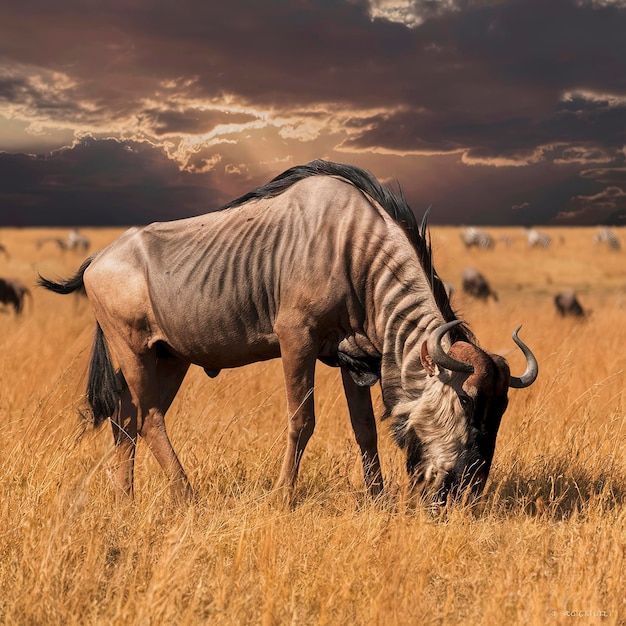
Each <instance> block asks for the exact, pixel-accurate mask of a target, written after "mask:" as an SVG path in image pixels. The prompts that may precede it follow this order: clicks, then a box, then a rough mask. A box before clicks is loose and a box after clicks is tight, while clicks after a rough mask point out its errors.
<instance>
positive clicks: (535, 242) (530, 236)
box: [526, 228, 552, 248]
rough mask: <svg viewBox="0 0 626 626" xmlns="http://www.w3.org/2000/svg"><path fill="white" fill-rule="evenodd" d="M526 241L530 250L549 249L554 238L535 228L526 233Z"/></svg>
mask: <svg viewBox="0 0 626 626" xmlns="http://www.w3.org/2000/svg"><path fill="white" fill-rule="evenodd" d="M526 241H527V242H528V247H529V248H549V247H550V246H551V244H552V237H550V235H548V234H547V233H543V232H541V231H539V230H535V229H534V228H529V229H528V230H527V231H526Z"/></svg>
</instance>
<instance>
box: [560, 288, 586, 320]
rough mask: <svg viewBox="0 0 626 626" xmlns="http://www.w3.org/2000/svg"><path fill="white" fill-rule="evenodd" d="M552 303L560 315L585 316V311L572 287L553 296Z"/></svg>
mask: <svg viewBox="0 0 626 626" xmlns="http://www.w3.org/2000/svg"><path fill="white" fill-rule="evenodd" d="M554 305H555V306H556V310H557V312H558V313H559V315H561V316H562V317H585V315H586V312H585V309H583V307H582V305H581V304H580V302H579V301H578V298H577V297H576V293H575V292H574V291H573V290H572V289H567V290H565V291H561V292H560V293H557V294H556V296H554Z"/></svg>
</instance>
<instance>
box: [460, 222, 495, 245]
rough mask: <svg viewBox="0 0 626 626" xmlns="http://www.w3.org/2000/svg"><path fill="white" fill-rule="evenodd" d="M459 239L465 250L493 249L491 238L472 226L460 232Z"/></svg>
mask: <svg viewBox="0 0 626 626" xmlns="http://www.w3.org/2000/svg"><path fill="white" fill-rule="evenodd" d="M461 239H462V240H463V243H464V244H465V247H466V248H472V247H475V248H481V249H483V250H489V249H491V248H493V245H494V244H493V237H492V236H491V235H490V234H489V233H486V232H483V231H482V230H478V229H477V228H474V227H473V226H469V227H468V228H464V229H463V230H462V231H461Z"/></svg>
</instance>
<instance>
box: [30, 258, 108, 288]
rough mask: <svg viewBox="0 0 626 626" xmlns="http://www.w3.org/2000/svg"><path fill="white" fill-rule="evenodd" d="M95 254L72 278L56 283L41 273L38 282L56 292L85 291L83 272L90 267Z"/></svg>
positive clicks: (84, 262)
mask: <svg viewBox="0 0 626 626" xmlns="http://www.w3.org/2000/svg"><path fill="white" fill-rule="evenodd" d="M95 256H96V255H95V254H92V255H91V256H90V257H88V258H87V259H85V261H83V264H82V265H81V266H80V267H79V268H78V271H77V272H76V274H74V276H72V278H68V279H67V280H63V281H61V282H58V283H55V282H54V281H53V280H49V279H47V278H44V277H43V276H42V275H41V274H39V280H38V281H37V284H38V285H39V286H41V287H45V288H46V289H49V290H50V291H54V292H55V293H61V294H66V293H72V292H73V291H77V290H79V289H80V290H81V291H82V292H83V293H84V292H85V285H84V283H83V274H84V273H85V270H86V269H87V268H88V267H89V265H90V264H91V262H92V261H93V260H94V258H95Z"/></svg>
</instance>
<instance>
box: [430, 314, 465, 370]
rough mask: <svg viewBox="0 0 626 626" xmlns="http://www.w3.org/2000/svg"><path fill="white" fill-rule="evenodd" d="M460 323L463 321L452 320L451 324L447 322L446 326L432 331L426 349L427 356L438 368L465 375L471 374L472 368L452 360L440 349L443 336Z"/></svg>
mask: <svg viewBox="0 0 626 626" xmlns="http://www.w3.org/2000/svg"><path fill="white" fill-rule="evenodd" d="M462 323H463V320H454V321H453V322H448V323H447V324H443V325H442V326H439V328H437V329H436V330H434V331H433V332H432V333H431V334H430V336H429V337H428V340H427V342H426V347H427V348H428V354H429V355H430V358H431V359H432V360H433V361H434V362H435V363H436V364H437V365H439V367H445V368H446V369H448V370H452V371H453V372H465V373H467V374H471V373H472V372H473V371H474V367H473V366H472V365H470V364H469V363H464V362H463V361H457V360H456V359H453V358H452V357H451V356H450V355H449V354H447V353H446V352H445V350H444V349H443V348H442V347H441V340H442V338H443V336H444V335H445V334H446V333H447V332H448V331H449V330H450V329H452V328H454V327H455V326H458V325H459V324H462Z"/></svg>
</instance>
